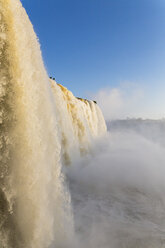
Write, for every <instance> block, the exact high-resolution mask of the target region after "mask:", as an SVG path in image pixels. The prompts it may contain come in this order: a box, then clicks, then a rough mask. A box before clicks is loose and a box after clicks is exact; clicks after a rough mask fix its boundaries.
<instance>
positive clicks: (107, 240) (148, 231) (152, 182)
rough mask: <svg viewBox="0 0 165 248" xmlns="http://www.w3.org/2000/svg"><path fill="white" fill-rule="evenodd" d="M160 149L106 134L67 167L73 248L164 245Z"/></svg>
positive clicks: (127, 135)
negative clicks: (77, 242) (89, 153)
mask: <svg viewBox="0 0 165 248" xmlns="http://www.w3.org/2000/svg"><path fill="white" fill-rule="evenodd" d="M164 153H165V148H164V147H163V146H161V145H160V144H158V142H157V144H156V143H154V142H152V141H150V140H148V139H146V138H145V137H142V135H141V136H140V135H138V134H137V133H133V132H128V131H126V130H125V131H111V133H108V134H107V136H106V137H105V138H104V139H103V140H102V141H100V140H99V141H98V143H97V144H95V148H94V149H93V154H92V156H89V157H86V158H84V159H82V160H81V161H80V162H79V163H76V165H75V166H73V167H72V169H69V173H68V177H69V180H70V185H71V195H72V201H73V210H74V218H75V227H76V233H77V235H78V236H79V239H80V245H79V247H87V248H132V247H136V248H142V247H143V248H162V247H164V246H165V211H164V209H165V197H164V196H165V176H164V175H165V166H164V165H165V158H164Z"/></svg>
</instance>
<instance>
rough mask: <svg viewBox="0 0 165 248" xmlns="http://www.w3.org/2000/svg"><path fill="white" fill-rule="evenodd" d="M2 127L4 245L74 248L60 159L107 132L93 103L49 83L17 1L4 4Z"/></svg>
mask: <svg viewBox="0 0 165 248" xmlns="http://www.w3.org/2000/svg"><path fill="white" fill-rule="evenodd" d="M51 84H52V85H51ZM62 89H63V90H62ZM0 125H1V126H0V149H1V153H0V154H1V156H0V246H1V247H3V248H11V247H13V248H19V247H21V248H22V247H25V248H26V247H28V248H31V247H32V248H42V247H43V248H45V247H68V246H69V245H71V246H73V244H72V242H73V240H74V238H73V233H74V230H73V218H72V211H71V205H70V195H69V192H68V190H67V185H66V183H65V178H64V175H63V173H62V163H61V161H63V162H64V163H66V164H69V163H70V162H71V160H72V156H71V154H72V153H73V151H76V150H77V151H76V154H77V156H79V153H80V154H83V153H84V152H86V151H88V150H89V147H90V144H91V140H92V139H94V138H95V136H98V135H101V134H102V133H103V132H105V130H106V127H105V123H104V120H103V117H102V115H101V113H100V111H99V108H98V107H97V106H96V104H94V103H93V102H82V101H80V100H78V99H76V98H75V97H74V96H73V95H72V94H71V93H70V92H69V91H67V90H65V92H64V88H61V87H60V86H58V85H57V84H56V83H55V82H50V80H49V78H48V75H47V73H46V71H45V69H44V65H43V62H42V57H41V52H40V47H39V44H38V41H37V37H36V35H35V33H34V31H33V27H32V25H31V23H30V21H29V19H28V16H27V14H26V12H25V10H24V9H23V8H22V5H21V3H20V1H19V0H0Z"/></svg>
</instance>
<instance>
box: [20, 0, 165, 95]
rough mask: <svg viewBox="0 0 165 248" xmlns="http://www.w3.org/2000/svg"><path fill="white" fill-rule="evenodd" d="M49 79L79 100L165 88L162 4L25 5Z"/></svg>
mask: <svg viewBox="0 0 165 248" xmlns="http://www.w3.org/2000/svg"><path fill="white" fill-rule="evenodd" d="M22 3H23V6H24V7H25V8H26V11H27V13H28V15H29V17H30V19H31V21H32V23H33V26H34V29H35V31H36V33H37V35H38V37H39V40H40V43H41V49H42V53H43V58H44V63H45V66H46V69H47V71H48V73H49V75H50V76H54V77H55V78H56V81H57V82H59V83H62V84H63V85H65V86H66V87H68V88H69V89H70V90H72V91H73V93H74V94H76V95H77V96H83V97H85V94H86V92H87V91H91V92H94V91H97V90H99V89H100V88H104V87H112V88H113V87H118V85H119V84H120V83H122V82H125V81H128V82H133V83H136V84H137V85H139V86H140V85H143V86H144V85H145V86H146V87H150V88H151V89H152V90H153V92H154V91H155V92H156V91H157V90H158V88H160V87H161V88H162V89H164V88H165V87H164V86H163V85H164V84H165V1H164V0H46V1H45V0H22Z"/></svg>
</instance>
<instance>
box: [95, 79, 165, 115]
mask: <svg viewBox="0 0 165 248" xmlns="http://www.w3.org/2000/svg"><path fill="white" fill-rule="evenodd" d="M162 90H163V89H157V91H155V92H154V91H153V90H152V89H150V88H147V87H145V88H143V87H140V86H138V85H137V84H134V83H129V82H124V83H122V84H121V85H120V86H118V87H116V88H103V89H100V90H99V91H98V92H96V93H94V94H91V95H90V97H91V98H92V99H96V101H97V102H98V104H99V106H100V107H101V109H102V111H103V114H104V116H105V119H106V120H111V119H122V118H127V117H132V118H139V117H143V118H154V119H157V118H162V117H163V116H164V114H165V111H164V107H165V101H164V96H163V95H162Z"/></svg>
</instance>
